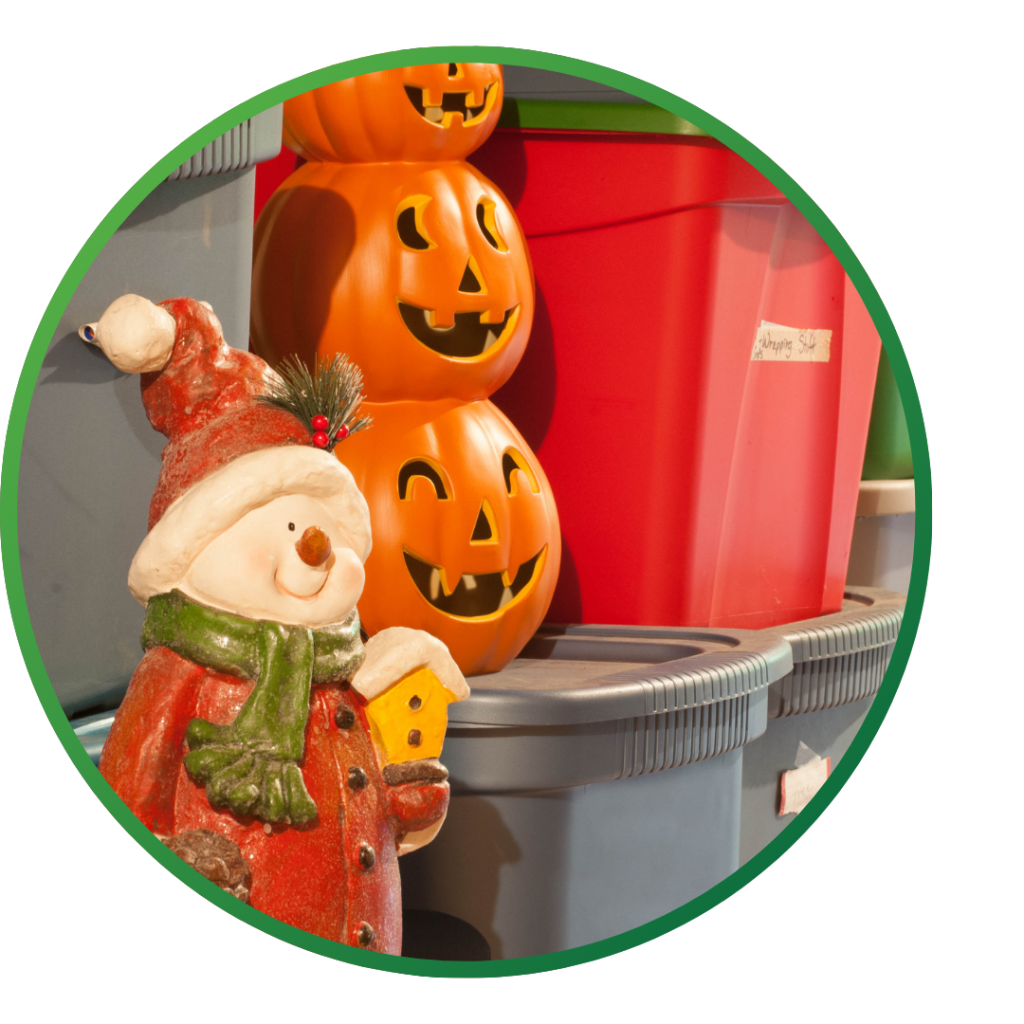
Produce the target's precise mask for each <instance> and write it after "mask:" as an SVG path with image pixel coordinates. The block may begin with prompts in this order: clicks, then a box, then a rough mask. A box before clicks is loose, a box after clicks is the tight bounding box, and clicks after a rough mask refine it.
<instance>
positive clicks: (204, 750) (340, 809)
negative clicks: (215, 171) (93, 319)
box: [79, 295, 469, 954]
mask: <svg viewBox="0 0 1024 1024" xmlns="http://www.w3.org/2000/svg"><path fill="white" fill-rule="evenodd" d="M79 333H80V334H81V336H82V337H83V338H84V339H85V340H86V341H89V342H91V343H93V344H97V345H99V346H100V348H102V349H103V351H104V353H105V354H106V355H107V357H108V358H109V359H110V360H111V361H112V362H113V363H114V365H115V366H117V367H118V368H119V369H121V370H124V371H127V372H135V373H141V375H142V377H141V383H142V401H143V404H144V406H145V409H146V413H147V415H148V416H149V420H150V422H151V423H152V424H153V426H154V427H155V428H156V429H158V430H160V431H162V432H163V433H164V434H166V435H167V437H168V442H167V445H166V446H165V448H164V450H163V456H162V466H161V472H160V478H159V482H158V484H157V487H156V490H155V492H154V494H153V499H152V503H151V505H150V513H149V532H148V534H147V536H146V538H145V540H144V541H143V542H142V544H141V546H140V547H139V549H138V552H137V553H136V555H135V558H134V560H133V561H132V565H131V569H130V572H129V575H128V586H129V589H130V590H131V592H132V594H133V595H134V596H135V597H136V599H137V600H138V601H139V602H140V603H141V604H143V605H144V606H145V608H146V618H145V625H144V627H143V631H142V646H143V649H144V650H145V655H144V657H143V659H142V662H141V664H140V665H139V667H138V668H137V669H136V671H135V674H134V675H133V676H132V679H131V683H130V685H129V687H128V692H127V694H126V696H125V699H124V702H123V703H122V705H121V707H120V709H119V710H118V712H117V715H116V717H115V719H114V723H113V726H112V728H111V731H110V735H109V737H108V739H107V742H106V744H105V746H104V748H103V754H102V757H101V759H100V771H101V772H102V773H103V775H104V777H105V778H106V779H107V781H108V782H109V783H110V784H111V786H112V787H113V788H114V790H115V791H116V792H117V793H118V795H119V796H120V797H121V799H123V800H124V801H125V803H126V804H127V805H128V807H129V808H130V809H131V810H132V812H133V813H134V814H135V815H136V816H137V817H138V818H139V820H140V821H142V823H143V824H144V825H145V826H146V827H147V828H149V829H150V831H152V832H153V833H155V834H156V835H157V836H158V837H159V838H160V839H161V840H163V842H164V843H166V844H167V846H169V847H170V848H171V849H172V850H174V851H175V852H176V853H177V854H178V855H179V856H180V857H181V858H182V859H183V860H185V861H186V862H187V863H189V864H191V865H192V866H193V867H195V868H196V869H197V870H198V871H200V872H201V873H202V874H204V875H205V876H206V877H207V878H208V879H210V880H211V881H213V882H215V883H217V884H218V885H220V886H221V887H222V888H224V889H226V890H228V891H230V892H232V893H234V894H235V895H236V896H238V897H239V898H240V899H243V900H246V901H247V902H250V903H251V904H252V906H254V907H256V908H257V909H258V910H261V911H263V912H264V913H266V914H269V915H271V916H272V917H275V918H277V919H279V920H281V921H284V922H286V923H287V924H290V925H294V926H295V927H297V928H302V929H304V930H305V931H308V932H312V933H313V934H315V935H320V936H323V937H324V938H328V939H332V940H334V941H337V942H342V943H346V944H348V945H353V946H360V947H363V948H366V949H373V950H377V951H380V952H385V953H394V954H399V953H400V952H401V893H400V881H399V874H398V864H397V857H398V856H399V854H402V853H406V852H408V851H410V850H413V849H416V848H417V847H418V846H421V845H423V844H424V843H425V842H428V841H429V840H430V839H432V838H433V836H434V835H435V834H436V832H437V830H438V829H439V828H440V825H441V822H442V820H443V818H444V816H445V813H446V810H447V806H448V795H449V794H448V782H447V772H446V771H445V769H444V767H443V766H442V765H441V764H440V763H439V762H438V760H437V758H438V755H439V754H440V752H441V744H442V742H443V739H444V732H445V727H446V724H447V705H448V703H449V702H450V701H453V700H460V699H462V698H463V697H465V696H467V695H468V693H469V690H468V687H467V686H466V682H465V680H464V679H463V677H462V674H461V673H460V672H459V669H458V667H457V666H456V664H455V662H454V661H453V660H452V658H451V657H450V655H449V654H448V650H447V648H446V647H445V646H444V645H443V644H442V643H440V642H439V641H438V640H436V639H434V638H433V637H431V636H429V635H428V634H426V633H423V632H421V631H419V630H411V629H404V628H396V629H387V630H383V631H381V632H380V633H378V634H377V635H376V636H374V637H373V638H372V639H370V640H369V641H367V643H366V645H365V648H364V645H363V641H362V639H361V633H360V627H359V618H358V615H357V612H356V603H357V601H358V600H359V597H360V594H361V592H362V589H363V582H364V575H363V563H364V562H365V561H366V558H367V555H368V554H369V553H370V516H369V511H368V508H367V505H366V502H365V500H364V499H363V496H362V494H360V492H359V490H358V489H357V488H356V485H355V483H354V481H353V479H352V476H351V474H350V473H349V471H348V470H347V469H346V468H345V467H344V466H343V465H342V464H341V463H340V462H339V461H338V459H337V458H336V457H335V456H334V455H333V452H332V450H333V448H334V446H335V444H337V443H338V442H340V441H342V440H344V438H345V437H346V436H348V435H349V434H350V433H353V432H355V431H357V430H360V429H362V428H364V427H366V426H367V425H368V423H369V421H368V420H367V419H365V418H360V417H357V416H356V412H357V410H358V407H359V403H360V401H361V400H362V396H361V395H360V393H359V392H360V388H361V384H362V379H361V375H360V374H359V371H358V369H356V368H355V367H354V366H352V365H351V364H349V363H348V362H347V361H346V360H344V359H343V358H336V359H335V360H334V362H332V363H331V364H330V365H329V366H318V367H317V368H316V371H315V372H314V373H310V372H309V371H308V370H307V369H306V368H305V367H302V366H301V365H300V364H299V363H298V362H297V361H296V362H295V363H294V364H293V365H291V366H290V367H286V368H285V369H284V370H283V372H282V374H281V375H280V376H279V375H278V374H276V373H275V372H274V371H272V370H270V369H269V367H268V366H267V365H266V364H265V363H264V362H263V361H262V360H261V359H259V358H258V357H257V356H254V355H252V354H250V353H248V352H242V351H238V350H235V349H232V348H230V347H229V346H228V345H227V344H226V343H225V342H224V338H223V334H222V331H221V326H220V323H219V321H218V320H217V317H216V316H215V315H214V313H213V310H212V309H211V308H210V306H209V304H208V303H204V302H197V301H195V300H193V299H171V300H169V301H167V302H162V303H160V304H154V303H152V302H150V301H149V300H147V299H144V298H141V297H139V296H137V295H125V296H122V297H121V298H120V299H118V300H117V301H116V302H114V303H113V304H112V305H111V306H110V307H109V308H108V309H107V310H106V312H105V313H104V314H103V316H102V318H101V319H100V320H99V322H98V323H95V324H89V325H86V326H84V327H83V328H81V330H80V332H79Z"/></svg>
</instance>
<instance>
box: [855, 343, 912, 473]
mask: <svg viewBox="0 0 1024 1024" xmlns="http://www.w3.org/2000/svg"><path fill="white" fill-rule="evenodd" d="M861 475H862V477H863V478H864V479H865V480H903V479H906V478H907V477H912V476H913V475H914V460H913V457H912V456H911V454H910V435H909V434H908V433H907V417H906V415H905V413H904V412H903V401H902V399H901V398H900V392H899V388H897V386H896V378H895V377H894V376H893V372H892V365H891V364H890V362H889V356H888V355H887V354H886V351H885V349H882V351H881V354H880V355H879V357H878V378H877V380H876V382H875V397H874V401H873V403H872V406H871V425H870V428H869V429H868V441H867V448H866V449H865V451H864V470H863V473H862V474H861Z"/></svg>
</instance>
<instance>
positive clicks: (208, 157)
mask: <svg viewBox="0 0 1024 1024" xmlns="http://www.w3.org/2000/svg"><path fill="white" fill-rule="evenodd" d="M280 147H281V108H280V107H275V108H273V109H272V110H269V111H267V112H265V113H263V114H260V115H259V116H257V117H254V118H251V119H250V120H248V121H246V122H245V124H243V125H240V126H238V127H237V128H235V129H233V130H232V131H230V132H227V133H225V135H223V136H221V137H220V138H219V139H217V140H215V141H214V142H212V143H211V144H210V145H209V146H206V147H205V148H204V149H203V150H202V151H201V152H200V153H198V154H196V156H195V157H193V158H192V159H191V160H187V161H186V162H185V163H184V164H182V165H181V166H180V167H179V168H178V169H177V170H175V171H174V172H173V173H172V174H171V175H170V177H169V178H168V180H167V181H165V182H163V183H162V184H161V185H159V186H157V188H156V189H154V190H153V192H151V193H150V195H149V196H147V197H146V199H144V200H143V201H142V203H140V204H139V206H138V207H137V208H136V209H135V210H134V211H133V212H132V213H131V214H130V215H129V216H128V218H127V219H126V220H125V222H124V223H123V224H122V225H121V227H120V228H119V229H118V230H117V232H116V233H115V234H114V236H113V238H111V239H110V241H109V242H108V243H107V245H106V246H105V247H104V249H103V251H102V252H101V253H100V254H99V256H98V257H97V258H96V261H95V262H94V263H93V265H92V266H91V267H90V268H89V271H88V272H87V273H86V275H85V278H84V279H83V281H82V283H81V284H80V285H79V287H78V290H77V291H76V292H75V295H74V297H73V298H72V299H71V301H70V303H69V304H68V307H67V309H66V310H65V312H64V315H63V317H62V318H61V321H60V324H59V326H58V328H57V331H56V333H55V334H54V336H53V340H52V342H51V344H50V348H49V351H48V352H47V354H46V356H45V358H44V360H43V367H42V372H41V373H40V375H39V380H38V383H37V384H36V388H35V392H34V394H33V396H32V405H31V407H30V409H29V414H28V424H27V427H26V430H25V441H24V445H23V447H22V453H21V470H20V476H19V479H18V548H19V554H20V557H21V565H22V572H23V578H24V584H25V596H26V599H27V601H28V608H29V612H30V614H31V617H32V626H33V629H34V631H35V636H36V642H37V643H38V644H39V650H40V652H41V654H42V657H43V663H44V665H45V666H46V670H47V673H48V675H49V677H50V681H51V682H52V683H53V686H54V689H55V690H56V691H57V697H58V699H59V700H60V702H61V705H62V706H63V708H64V710H65V711H66V712H67V713H68V714H69V715H74V714H76V713H79V714H81V713H85V712H88V711H89V710H90V709H93V708H95V709H97V710H98V709H100V708H104V707H113V706H115V705H116V704H117V702H118V701H119V700H120V698H121V695H122V694H123V693H124V691H125V688H126V687H127V685H128V680H129V679H130V678H131V674H132V672H133V671H134V670H135V667H136V666H137V665H138V663H139V661H140V659H141V657H142V650H141V648H140V646H139V634H140V632H141V629H142V619H143V609H142V608H141V606H140V605H138V604H137V603H136V601H135V599H134V598H133V597H132V596H131V594H129V593H128V583H127V580H128V567H129V565H130V564H131V560H132V557H133V555H134V554H135V550H136V548H138V546H139V544H140V543H141V542H142V539H143V538H144V537H145V536H146V521H147V516H148V512H149V501H150V498H151V496H152V494H153V489H154V487H155V486H156V482H157V477H158V475H159V472H160V452H161V450H162V448H163V445H164V441H165V438H164V437H163V435H162V434H159V433H158V432H157V431H155V430H154V429H153V428H152V427H151V426H150V424H149V421H148V420H147V419H146V414H145V411H144V409H143V406H142V401H141V399H140V397H139V379H138V377H137V376H135V375H129V374H125V373H121V372H120V371H119V370H117V369H116V368H115V367H114V366H113V365H112V364H111V363H109V362H108V361H107V359H106V357H105V356H104V355H103V353H102V352H100V351H99V350H98V349H96V348H93V347H92V346H89V345H86V344H84V343H83V342H82V341H81V340H80V339H79V337H78V335H77V330H78V327H79V325H80V324H83V323H88V322H90V321H94V320H96V319H98V318H99V316H100V314H102V312H103V311H104V309H106V307H107V306H108V305H109V304H110V303H111V302H113V301H114V299H116V298H117V297H118V296H120V295H123V294H125V293H126V292H135V293H137V294H139V295H144V296H145V297H146V298H149V299H152V300H153V301H155V302H159V301H161V300H162V299H169V298H175V297H178V296H184V295H187V296H191V297H192V298H196V299H205V300H206V301H208V302H210V303H211V305H212V306H213V308H214V309H215V310H216V312H217V316H218V317H219V318H220V320H221V323H222V324H223V325H224V334H225V337H226V339H227V341H228V343H229V344H232V345H234V346H236V347H238V348H247V347H248V344H249V282H250V276H251V272H252V221H253V194H254V192H253V189H254V180H255V174H256V171H255V164H256V163H257V162H258V161H261V160H267V159H270V158H271V157H273V156H275V155H276V154H277V153H278V151H279V150H280Z"/></svg>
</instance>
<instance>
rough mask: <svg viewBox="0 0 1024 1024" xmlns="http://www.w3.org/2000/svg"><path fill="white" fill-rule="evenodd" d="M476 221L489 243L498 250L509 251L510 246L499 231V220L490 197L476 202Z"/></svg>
mask: <svg viewBox="0 0 1024 1024" xmlns="http://www.w3.org/2000/svg"><path fill="white" fill-rule="evenodd" d="M476 222H477V224H479V225H480V232H481V234H482V235H483V236H484V238H486V239H487V244H488V245H490V246H491V247H492V248H493V249H497V250H498V252H508V246H507V245H506V244H505V240H504V239H503V238H502V237H501V233H500V232H499V231H498V222H497V219H496V217H495V214H494V203H493V202H492V201H491V200H490V199H481V200H480V202H479V203H477V204H476Z"/></svg>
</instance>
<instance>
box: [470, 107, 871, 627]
mask: <svg viewBox="0 0 1024 1024" xmlns="http://www.w3.org/2000/svg"><path fill="white" fill-rule="evenodd" d="M471 159H472V161H473V162H474V163H475V164H476V165H477V166H478V167H480V168H481V169H482V170H483V171H484V173H486V174H487V175H489V176H490V177H492V178H493V179H494V180H495V181H496V182H497V183H498V184H499V186H500V187H501V188H502V189H503V191H504V192H505V194H506V195H507V196H508V198H509V199H510V201H511V202H512V203H513V205H514V207H515V210H516V213H517V215H518V217H519V220H520V223H521V224H522V226H523V230H524V232H525V234H526V237H527V240H528V241H529V245H530V252H531V255H532V258H533V263H534V270H535V274H536V283H537V313H536V318H535V324H534V330H533V336H532V341H531V345H530V349H529V351H528V352H527V354H526V356H525V358H524V363H523V369H522V372H521V373H520V374H518V375H517V376H516V377H514V378H512V380H511V381H510V382H509V383H508V384H507V385H505V387H503V388H502V389H501V390H500V391H498V392H497V393H496V394H495V396H494V401H495V403H496V404H497V405H498V406H499V407H500V408H502V409H503V411H505V412H506V413H508V414H509V416H510V417H511V418H512V419H513V420H514V421H515V422H516V423H517V424H518V425H519V428H520V430H521V431H522V432H523V434H524V436H525V437H526V439H527V440H528V441H529V442H530V444H531V446H532V447H533V448H534V450H535V451H536V452H537V453H538V456H539V458H540V460H541V461H542V463H543V464H544V467H545V469H546V471H547V474H548V477H549V479H550V480H551V484H552V487H553V488H554V490H555V492H556V494H558V495H559V510H560V515H561V519H562V527H563V537H564V548H563V566H564V568H563V572H562V576H561V579H560V581H559V586H558V588H557V590H556V592H555V596H554V599H553V602H552V606H551V610H550V612H549V618H550V619H551V620H553V621H564V622H622V623H629V624H646V625H693V626H696V625H712V626H722V627H730V628H732V627H737V628H738V627H742V628H763V627H766V626H773V625H777V624H779V623H784V622H787V621H792V620H796V619H803V618H808V617H813V616H816V615H820V614H823V613H828V612H834V611H838V610H839V608H840V606H841V603H842V593H843V586H844V584H845V581H846V568H847V559H848V556H849V544H850V536H851V534H852V530H853V519H854V512H855V508H856V502H857V489H858V484H859V480H860V469H861V464H862V460H863V453H864V444H865V438H866V435H867V429H868V418H869V414H870V408H871V395H872V389H873V387H874V381H875V373H876V369H877V364H878V353H879V348H880V341H879V338H878V335H877V333H876V332H875V330H874V328H873V325H872V324H871V320H870V317H869V316H868V315H867V313H866V311H865V309H864V307H863V304H862V303H861V301H860V298H859V296H858V295H857V293H856V291H855V289H853V288H852V286H851V285H850V282H849V280H848V279H847V277H846V275H845V273H844V272H843V269H842V267H841V266H840V264H839V263H838V261H837V260H836V258H835V257H834V255H833V254H832V253H831V251H830V250H829V249H828V247H827V246H826V245H825V244H824V243H823V241H822V240H821V238H820V237H819V236H818V235H817V233H816V232H815V231H814V230H813V228H812V227H811V226H810V225H809V224H808V223H807V222H806V220H804V218H803V217H802V216H801V215H800V214H799V213H798V212H797V211H796V209H795V208H794V207H793V206H792V205H790V204H789V203H787V202H786V200H785V197H784V196H782V194H781V193H780V192H779V191H778V189H776V188H775V187H774V186H773V185H772V184H771V183H770V182H769V181H767V180H766V179H765V178H764V177H762V176H761V175H760V174H759V173H758V172H757V171H755V170H754V169H753V168H752V167H751V166H750V165H749V164H747V163H746V162H745V161H743V160H742V159H740V158H739V157H738V156H736V155H735V154H734V153H732V152H731V151H730V150H728V149H727V148H726V147H724V146H723V145H721V144H720V143H718V142H716V141H714V140H713V139H710V138H707V137H705V136H703V135H702V134H701V133H699V132H697V131H696V129H694V127H693V126H692V125H688V124H687V123H686V122H685V121H682V120H681V119H679V118H678V117H675V116H674V115H672V114H669V113H668V112H666V111H663V110H660V109H659V108H656V107H651V106H647V105H641V104H626V103H603V102H597V103H579V102H567V101H558V100H547V101H545V100H522V101H520V102H518V104H514V105H513V104H512V103H511V102H510V101H506V113H505V114H503V120H502V122H500V123H499V127H498V128H497V130H496V131H495V132H494V134H493V135H492V136H491V138H490V139H489V140H488V142H487V143H486V144H485V145H484V146H482V147H481V148H480V149H479V150H478V151H477V152H476V153H475V154H473V156H472V158H471ZM778 325H781V328H782V330H781V331H780V327H779V326H778ZM787 328H788V329H790V330H788V331H787V330H785V329H787ZM765 332H768V335H771V332H775V337H776V340H778V339H779V338H781V339H782V340H783V341H784V342H787V343H788V342H793V343H794V345H793V347H791V348H790V349H789V350H787V351H782V350H780V349H779V348H768V349H766V348H765V346H764V345H761V346H755V341H756V340H758V339H761V340H762V341H763V340H764V338H765V337H766V335H765ZM801 337H810V338H817V339H821V340H824V339H825V338H826V337H827V339H828V345H827V351H823V349H825V348H826V346H824V345H819V348H818V353H817V356H816V357H812V356H811V355H810V354H808V353H807V352H804V353H799V352H798V351H797V348H796V343H797V342H799V339H800V338H801ZM759 355H761V356H763V358H758V356H759ZM771 355H776V356H778V358H775V359H772V358H770V356H771ZM787 355H788V358H787ZM801 355H802V358H801ZM596 509H601V510H602V511H601V514H599V515H598V514H595V510H596Z"/></svg>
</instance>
